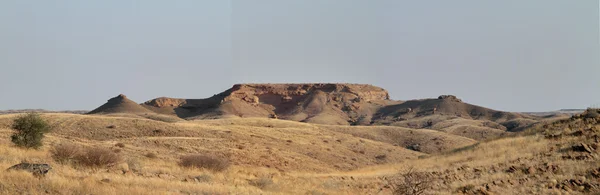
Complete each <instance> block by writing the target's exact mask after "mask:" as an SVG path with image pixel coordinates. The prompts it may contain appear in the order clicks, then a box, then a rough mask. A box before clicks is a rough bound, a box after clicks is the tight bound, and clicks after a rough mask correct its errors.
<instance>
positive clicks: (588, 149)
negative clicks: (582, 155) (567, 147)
mask: <svg viewBox="0 0 600 195" xmlns="http://www.w3.org/2000/svg"><path fill="white" fill-rule="evenodd" d="M572 148H573V151H577V152H588V153H593V152H594V150H593V149H592V148H591V147H590V146H588V145H587V144H584V143H579V144H577V145H574V146H573V147H572Z"/></svg>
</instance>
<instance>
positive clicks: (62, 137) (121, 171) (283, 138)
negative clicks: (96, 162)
mask: <svg viewBox="0 0 600 195" xmlns="http://www.w3.org/2000/svg"><path fill="white" fill-rule="evenodd" d="M14 116H15V115H0V169H6V168H8V167H10V166H12V165H14V164H17V163H19V162H22V161H28V162H40V163H42V162H43V163H50V164H51V165H52V167H53V170H51V171H50V173H49V174H48V176H47V177H45V178H42V179H38V178H35V177H33V176H32V175H31V174H29V173H26V172H20V171H11V172H5V171H0V193H1V194H390V190H389V189H388V188H385V187H384V186H385V185H386V180H387V178H390V177H393V176H394V175H395V174H397V173H403V172H406V171H407V170H409V169H411V168H412V169H415V170H417V171H427V172H431V173H436V174H437V175H438V176H440V178H438V180H436V181H435V183H434V184H433V185H432V186H433V187H432V189H430V190H428V193H429V194H454V193H458V192H459V191H458V190H459V189H463V188H465V186H467V187H468V186H473V187H474V188H475V189H479V188H480V187H481V186H482V185H486V184H490V183H492V182H495V181H503V182H513V183H515V184H514V185H512V184H505V186H491V187H490V190H489V191H491V192H494V193H497V194H515V193H522V194H552V193H557V194H558V193H562V192H564V191H558V190H557V189H549V187H548V186H549V183H552V182H553V180H557V181H559V182H560V181H563V180H568V179H573V178H580V177H582V175H583V177H586V175H585V174H587V172H588V171H589V170H591V169H595V168H598V167H600V163H599V162H598V161H595V160H565V159H563V158H562V155H564V153H561V152H559V151H560V149H561V148H562V149H565V148H569V147H570V146H571V145H572V144H575V143H579V142H581V138H578V137H572V138H563V139H560V140H551V139H546V138H544V137H543V136H541V135H534V136H523V137H509V138H502V139H497V140H491V141H486V142H481V143H479V144H476V145H473V144H474V143H475V142H473V141H470V142H469V144H471V145H472V146H471V147H468V144H466V145H460V146H467V147H468V148H467V149H463V150H457V151H455V152H451V151H448V150H446V151H445V152H442V153H439V154H433V155H425V154H424V153H418V152H413V151H409V150H406V149H403V148H401V147H398V146H393V144H391V143H387V142H386V140H385V139H383V137H385V135H386V134H382V132H388V131H402V133H406V132H403V131H405V130H406V131H415V132H413V133H419V136H422V137H424V139H425V137H426V136H433V137H436V136H437V137H439V136H442V135H441V134H440V133H441V132H437V131H431V130H411V129H408V130H407V129H404V130H403V129H402V128H397V127H385V128H384V127H344V128H341V127H340V128H336V126H327V125H315V124H306V123H298V122H291V121H281V120H272V119H255V118H244V119H240V118H231V119H219V120H204V121H180V122H176V123H165V122H157V121H152V120H146V119H136V118H127V117H114V116H86V115H73V114H44V117H45V118H46V119H47V120H49V122H50V123H51V124H52V125H53V126H54V127H55V130H54V131H53V132H52V133H50V134H48V135H47V137H46V138H45V140H44V144H45V146H44V147H42V148H41V149H40V150H25V149H20V148H16V147H14V146H12V144H11V143H10V141H9V139H8V137H9V135H10V133H11V130H10V129H8V127H9V126H10V121H11V119H12V118H14ZM108 125H115V126H116V128H106V126H108ZM155 130H161V131H160V132H155ZM370 131H372V132H373V134H369V132H370ZM400 135H404V134H400ZM409 135H410V134H406V136H409ZM369 136H370V137H369ZM398 137H402V136H398ZM369 138H372V139H369ZM450 138H452V139H457V140H458V141H456V142H457V143H458V142H460V140H461V139H459V138H456V137H448V139H450ZM464 139H465V140H469V139H466V138H464ZM288 140H290V141H288ZM337 140H340V141H337ZM325 141H326V142H325ZM60 143H72V144H77V145H81V146H95V147H104V148H110V149H114V148H119V147H117V146H115V144H116V143H124V145H125V147H123V148H119V149H120V150H121V151H120V152H119V154H120V155H121V156H122V157H123V158H124V160H123V162H122V163H120V164H118V165H116V166H112V167H109V168H100V169H98V168H96V169H91V168H86V167H80V166H75V165H70V164H64V165H63V164H59V163H56V162H54V161H53V159H52V157H51V156H50V152H49V149H50V148H51V146H53V145H56V144H60ZM557 145H560V147H558V146H557ZM457 146H458V145H457ZM328 149H329V150H328ZM389 150H391V151H389ZM361 151H362V152H363V153H364V154H362V153H361ZM148 153H154V154H156V156H157V157H156V158H148V157H146V156H147V154H148ZM191 153H204V154H211V155H217V156H222V157H226V158H228V159H230V161H231V163H232V166H231V167H229V168H228V169H226V170H225V171H223V172H213V171H210V170H203V169H194V168H191V169H190V168H183V167H181V166H179V165H178V159H179V157H180V156H181V155H183V154H191ZM309 153H310V154H312V155H308V154H309ZM377 154H386V155H387V157H386V158H388V159H386V161H385V162H379V161H378V160H377V159H375V158H374V156H375V155H377ZM545 154H550V155H545ZM418 156H421V157H420V158H417V157H418ZM344 157H346V159H344ZM407 157H408V159H407ZM351 158H355V159H356V160H353V159H351ZM285 161H287V166H285V165H286V164H285V163H284V162H285ZM345 163H346V165H345ZM350 163H353V165H352V166H351V165H350ZM545 163H551V164H554V165H557V166H558V167H560V171H559V172H556V173H549V172H539V173H537V174H527V173H523V172H515V173H508V172H506V170H507V169H508V168H509V167H510V166H516V167H518V168H519V169H521V168H527V167H536V168H539V167H542V166H543V165H544V164H545ZM267 165H268V166H267ZM197 176H201V178H202V179H201V181H198V182H197V181H196V180H194V179H193V178H194V177H197ZM445 177H448V178H449V179H446V180H445V179H444V178H445ZM523 178H527V181H526V182H523V183H522V184H519V183H518V182H519V181H520V179H523ZM587 179H588V180H589V179H590V178H589V177H588V178H587ZM503 185H504V184H503ZM571 193H572V194H577V193H580V192H576V191H573V192H571Z"/></svg>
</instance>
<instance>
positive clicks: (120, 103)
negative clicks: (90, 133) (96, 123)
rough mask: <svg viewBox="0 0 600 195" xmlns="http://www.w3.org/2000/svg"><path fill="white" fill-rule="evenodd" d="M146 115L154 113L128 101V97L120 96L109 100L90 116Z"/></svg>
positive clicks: (91, 112)
mask: <svg viewBox="0 0 600 195" xmlns="http://www.w3.org/2000/svg"><path fill="white" fill-rule="evenodd" d="M117 113H127V114H144V113H152V111H150V110H148V109H146V108H144V107H143V106H140V105H139V104H137V103H135V102H134V101H131V100H130V99H127V96H125V95H123V94H120V95H118V96H116V97H113V98H111V99H109V100H108V102H106V103H105V104H103V105H101V106H100V107H98V108H96V109H94V110H92V111H90V112H89V113H88V114H117Z"/></svg>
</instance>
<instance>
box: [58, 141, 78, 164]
mask: <svg viewBox="0 0 600 195" xmlns="http://www.w3.org/2000/svg"><path fill="white" fill-rule="evenodd" d="M80 153H81V150H80V147H79V146H77V145H75V144H67V143H61V144H59V145H55V146H54V147H52V148H51V149H50V156H52V159H54V161H56V162H58V163H61V164H66V163H71V162H74V161H75V160H76V158H77V156H78V155H80Z"/></svg>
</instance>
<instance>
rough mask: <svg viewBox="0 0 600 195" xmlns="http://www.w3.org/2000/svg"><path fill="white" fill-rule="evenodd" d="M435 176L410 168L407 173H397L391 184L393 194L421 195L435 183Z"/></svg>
mask: <svg viewBox="0 0 600 195" xmlns="http://www.w3.org/2000/svg"><path fill="white" fill-rule="evenodd" d="M432 178H433V176H432V175H430V174H429V173H426V172H417V171H415V170H414V169H413V168H410V169H409V170H408V171H407V172H406V173H402V174H399V175H396V176H395V177H394V178H392V179H391V181H389V182H390V184H389V186H390V187H391V189H392V193H393V194H397V195H420V194H424V193H425V192H426V191H427V190H428V189H430V188H431V185H432V184H433V179H432Z"/></svg>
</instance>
